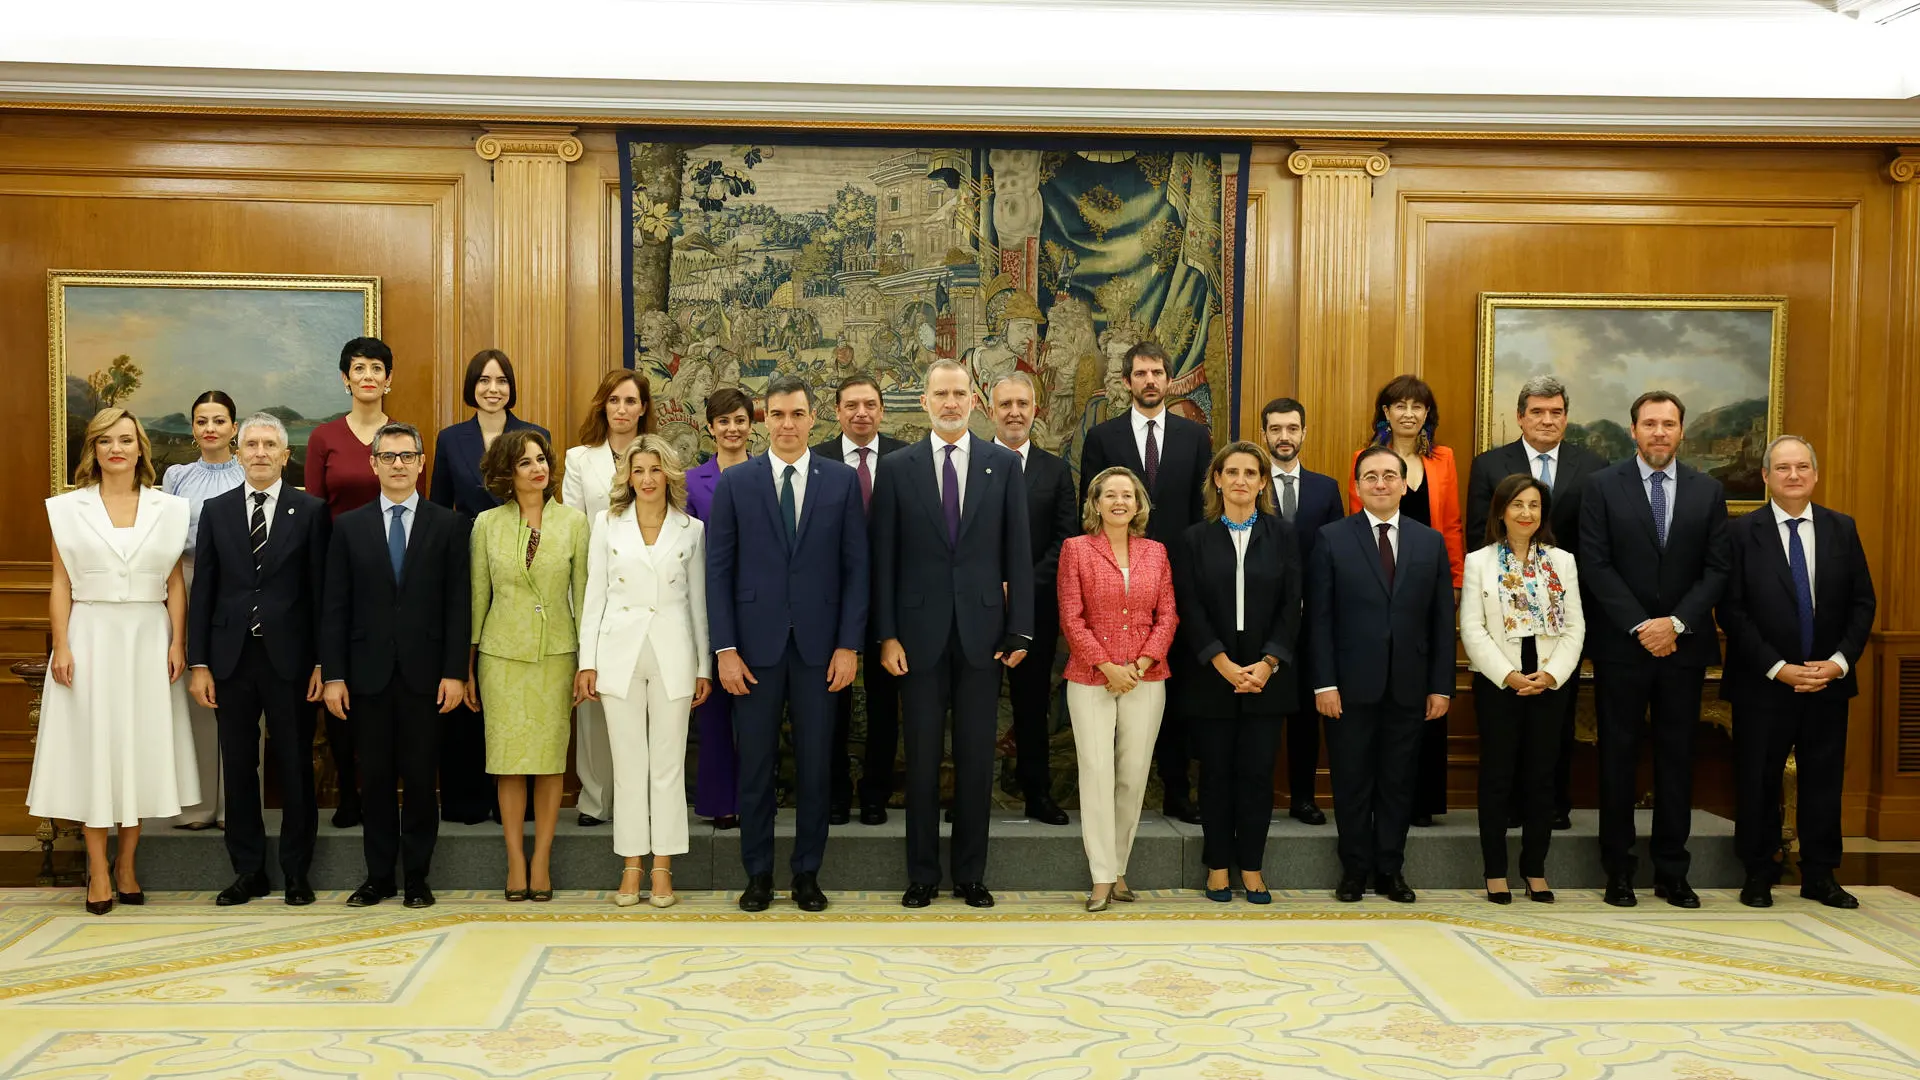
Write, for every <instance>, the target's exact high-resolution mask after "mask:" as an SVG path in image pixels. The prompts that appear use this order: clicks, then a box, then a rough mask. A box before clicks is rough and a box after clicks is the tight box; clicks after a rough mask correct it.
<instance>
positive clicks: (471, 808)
mask: <svg viewBox="0 0 1920 1080" xmlns="http://www.w3.org/2000/svg"><path fill="white" fill-rule="evenodd" d="M481 704H482V706H483V707H484V705H485V702H482V703H481ZM447 716H448V717H449V720H448V721H447V723H446V724H445V725H444V727H445V730H444V731H442V732H441V739H440V816H441V817H442V818H444V819H446V820H447V821H464V822H468V823H473V822H480V821H485V820H487V818H488V817H497V816H498V815H499V813H500V795H499V792H498V790H497V789H496V788H495V787H494V784H493V777H491V776H488V775H487V726H486V718H485V717H484V715H483V714H481V713H477V712H469V711H468V710H467V707H466V706H465V705H462V706H460V707H459V708H457V709H455V710H454V711H452V712H451V713H448V714H447Z"/></svg>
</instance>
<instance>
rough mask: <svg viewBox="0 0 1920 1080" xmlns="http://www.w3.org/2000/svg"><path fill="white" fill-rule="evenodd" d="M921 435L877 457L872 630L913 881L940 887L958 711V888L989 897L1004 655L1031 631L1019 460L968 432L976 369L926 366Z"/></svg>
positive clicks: (915, 889) (989, 901)
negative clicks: (896, 723) (897, 727)
mask: <svg viewBox="0 0 1920 1080" xmlns="http://www.w3.org/2000/svg"><path fill="white" fill-rule="evenodd" d="M920 400H921V405H922V407H923V408H925V409H926V410H927V416H928V418H929V419H931V420H932V421H933V432H932V434H930V435H929V436H928V437H927V438H926V439H925V440H923V441H921V442H916V443H912V444H910V445H909V446H907V447H906V448H905V449H903V450H901V451H899V452H898V453H894V454H891V455H888V456H887V457H884V458H881V459H880V475H879V477H878V479H877V480H876V481H875V483H874V489H873V559H874V604H873V618H874V634H873V636H874V637H875V638H876V639H878V640H879V641H880V662H881V663H882V664H883V665H885V667H886V669H887V670H888V671H890V672H892V673H893V674H894V675H896V676H898V677H899V678H900V680H901V684H900V697H901V701H902V703H903V704H904V705H905V706H906V709H905V712H906V735H907V880H908V882H909V884H908V886H907V891H906V895H905V896H904V897H902V898H901V901H900V902H901V903H902V904H903V905H904V906H906V907H910V908H919V907H926V906H927V905H928V904H929V903H932V901H933V897H934V894H935V893H937V892H938V891H939V888H940V756H941V749H942V746H941V744H942V742H943V741H944V740H943V739H942V735H943V733H944V731H945V728H946V714H947V709H948V707H949V706H951V707H952V709H953V850H952V869H953V884H954V890H953V891H954V895H955V896H958V897H960V898H961V899H962V900H965V901H966V902H967V905H968V906H969V907H992V906H993V894H992V893H990V892H988V891H987V887H986V884H985V880H984V879H985V877H986V868H987V816H988V813H989V800H990V797H991V795H992V788H993V744H994V735H995V730H996V728H997V727H998V723H997V719H998V713H999V697H1000V667H999V665H1001V664H1005V665H1006V666H1007V667H1015V666H1017V665H1018V664H1019V663H1020V661H1021V660H1023V659H1025V657H1026V655H1027V649H1028V647H1029V646H1030V645H1031V644H1032V641H1033V557H1032V544H1033V541H1032V537H1031V535H1030V533H1029V531H1028V523H1027V489H1026V483H1025V479H1024V477H1023V476H1022V474H1021V469H1020V459H1019V458H1017V457H1015V456H1014V454H1013V451H1011V450H1007V449H1005V448H1004V447H1000V446H995V445H994V444H992V443H990V442H988V441H986V440H985V439H980V438H976V437H975V436H973V435H971V434H968V432H967V416H968V414H970V413H971V412H972V411H973V405H974V393H973V380H972V378H971V377H970V376H969V375H968V374H967V369H966V368H964V367H962V366H961V365H960V364H959V363H957V362H955V361H953V360H936V361H934V363H933V364H932V365H931V366H929V367H928V369H927V383H926V392H925V393H924V394H923V395H921V399H920Z"/></svg>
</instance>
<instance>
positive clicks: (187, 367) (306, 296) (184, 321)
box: [47, 270, 380, 495]
mask: <svg viewBox="0 0 1920 1080" xmlns="http://www.w3.org/2000/svg"><path fill="white" fill-rule="evenodd" d="M379 334H380V279H379V278H378V277H374V276H345V275H313V274H215V273H173V272H167V271H110V270H49V271H47V370H48V379H47V398H48V425H47V426H48V441H47V460H48V473H49V479H50V484H49V487H50V488H51V490H52V492H53V494H56V495H58V494H60V493H61V492H64V491H67V490H69V489H70V488H71V487H72V477H73V468H74V459H75V458H76V457H77V455H78V445H77V443H78V440H79V438H80V437H81V435H82V434H83V433H84V432H85V430H86V423H87V421H88V420H89V419H91V418H92V416H93V413H94V411H95V410H97V409H99V408H104V407H107V406H109V405H112V406H118V407H122V408H127V409H130V410H131V411H133V412H134V414H135V415H136V416H138V417H139V418H140V421H141V423H142V424H143V425H144V426H145V427H146V428H147V433H148V436H149V438H150V440H151V441H152V442H153V444H154V458H155V461H154V471H155V473H156V474H159V473H163V472H164V471H165V469H166V467H167V466H168V465H171V464H175V463H177V462H178V461H187V460H194V459H196V458H198V456H199V451H198V450H197V449H196V448H195V447H194V445H193V442H192V438H191V421H190V420H188V419H187V418H188V417H190V416H191V413H192V406H191V402H192V401H193V399H194V398H195V397H196V396H198V395H199V394H200V393H201V392H203V391H205V390H208V389H220V390H224V391H226V392H227V393H228V394H229V395H230V396H231V397H232V398H233V399H234V403H235V404H236V405H237V406H238V408H239V412H240V416H241V417H243V418H244V417H246V416H249V415H251V414H253V413H256V412H261V411H269V412H273V413H275V415H277V416H279V417H280V418H281V420H282V422H284V423H285V424H286V425H287V429H288V434H289V435H290V437H291V441H292V442H293V444H294V445H293V447H292V450H293V457H292V459H291V460H290V461H289V464H288V468H287V475H288V477H289V478H290V481H291V482H294V483H298V481H299V478H300V476H301V475H302V474H301V468H300V467H301V464H302V461H303V458H304V454H305V450H306V436H307V433H308V432H309V431H311V430H312V428H313V427H314V426H315V425H317V424H319V423H323V422H325V420H327V419H330V418H331V416H332V415H337V414H338V413H339V412H344V411H345V409H346V406H347V404H348V400H347V398H346V397H345V395H344V392H343V391H342V390H341V388H340V384H339V378H338V374H337V370H338V369H337V366H336V365H337V361H338V356H339V349H340V346H341V345H343V344H345V343H346V342H347V341H349V340H351V339H352V338H355V337H377V336H379ZM81 370H84V371H85V372H86V374H78V372H79V371H81ZM182 421H185V423H186V428H185V430H184V431H175V430H174V428H176V427H180V426H181V422H182ZM183 438H184V442H183Z"/></svg>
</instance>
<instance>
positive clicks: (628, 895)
mask: <svg viewBox="0 0 1920 1080" xmlns="http://www.w3.org/2000/svg"><path fill="white" fill-rule="evenodd" d="M639 872H640V867H638V866H623V867H621V868H620V884H621V885H625V884H626V883H627V875H628V874H637V873H639ZM613 902H614V905H615V906H617V907H632V906H633V905H635V904H637V903H639V902H640V894H639V893H638V892H627V891H626V890H624V889H622V890H621V891H620V892H617V893H614V894H613Z"/></svg>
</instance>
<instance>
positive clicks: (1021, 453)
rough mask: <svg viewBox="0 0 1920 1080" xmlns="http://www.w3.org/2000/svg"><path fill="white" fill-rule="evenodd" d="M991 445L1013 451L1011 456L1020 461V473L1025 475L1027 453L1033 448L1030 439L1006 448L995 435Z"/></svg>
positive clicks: (956, 466)
mask: <svg viewBox="0 0 1920 1080" xmlns="http://www.w3.org/2000/svg"><path fill="white" fill-rule="evenodd" d="M993 445H995V446H999V447H1003V448H1005V449H1008V450H1011V451H1013V456H1014V457H1017V458H1019V459H1020V471H1021V472H1022V473H1025V472H1026V471H1027V451H1028V450H1030V449H1032V448H1033V440H1032V439H1028V440H1027V441H1026V442H1023V443H1021V444H1020V445H1019V446H1007V444H1006V443H1004V442H1001V441H1000V437H999V436H997V435H996V436H994V439H993ZM959 467H960V466H958V465H955V466H954V468H956V469H957V468H959Z"/></svg>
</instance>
